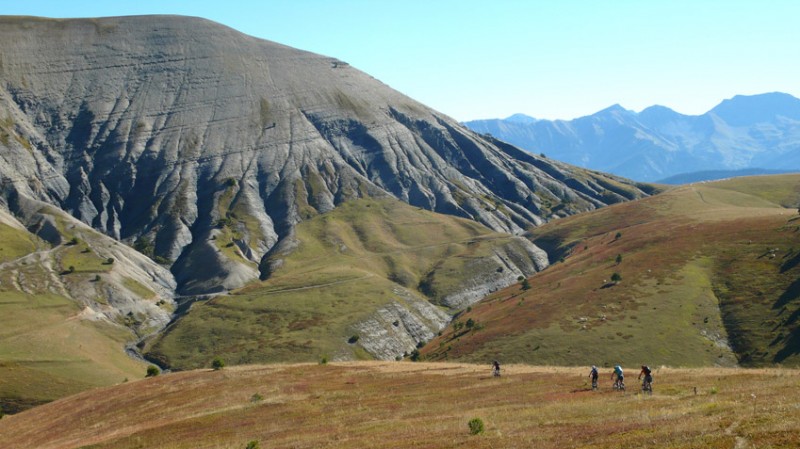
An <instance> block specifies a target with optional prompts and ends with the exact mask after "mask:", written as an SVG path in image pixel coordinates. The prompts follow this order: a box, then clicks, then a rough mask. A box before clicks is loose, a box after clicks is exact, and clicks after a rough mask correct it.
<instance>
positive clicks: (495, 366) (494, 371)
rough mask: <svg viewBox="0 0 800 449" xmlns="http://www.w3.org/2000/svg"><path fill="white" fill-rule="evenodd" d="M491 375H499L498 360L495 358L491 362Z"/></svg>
mask: <svg viewBox="0 0 800 449" xmlns="http://www.w3.org/2000/svg"><path fill="white" fill-rule="evenodd" d="M492 375H493V376H494V377H500V362H498V361H497V360H495V361H494V362H492Z"/></svg>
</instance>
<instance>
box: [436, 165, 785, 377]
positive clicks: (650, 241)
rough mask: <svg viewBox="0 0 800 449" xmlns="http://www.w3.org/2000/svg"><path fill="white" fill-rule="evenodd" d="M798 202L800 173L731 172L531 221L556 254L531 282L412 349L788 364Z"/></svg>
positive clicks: (458, 355)
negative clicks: (555, 218)
mask: <svg viewBox="0 0 800 449" xmlns="http://www.w3.org/2000/svg"><path fill="white" fill-rule="evenodd" d="M798 204H800V176H798V175H785V176H774V177H753V178H740V179H734V180H729V181H723V182H716V183H708V184H697V185H690V186H684V187H681V188H676V189H674V190H671V191H668V192H666V193H663V194H661V195H658V196H655V197H651V198H646V199H643V200H640V201H636V202H631V203H625V204H619V205H615V206H612V207H609V208H605V209H601V210H597V211H594V212H592V213H588V214H583V215H579V216H574V217H570V218H566V219H562V220H558V221H555V222H552V223H550V224H548V225H545V226H542V227H540V228H537V229H535V230H533V232H532V239H533V241H534V242H535V243H536V244H538V245H540V246H542V247H544V248H546V249H547V250H548V253H550V254H551V256H554V260H555V261H559V260H560V262H559V263H556V264H554V265H551V267H549V268H548V269H547V270H545V271H543V272H541V273H538V274H536V275H535V276H533V277H532V278H530V280H529V283H530V289H528V290H524V289H523V288H522V286H521V285H517V286H514V287H511V288H508V289H506V290H503V291H499V292H497V293H496V294H493V295H491V296H490V297H488V298H486V299H485V300H484V301H483V302H482V303H481V304H479V305H476V306H473V307H472V309H471V310H470V311H469V312H468V313H465V314H464V315H462V316H461V317H459V319H458V320H457V322H459V323H462V325H464V326H463V327H459V329H458V330H456V327H458V326H461V325H458V324H456V325H454V326H451V327H449V328H448V330H447V331H446V332H445V333H444V334H443V335H442V336H441V337H440V338H438V339H436V340H434V341H432V342H431V343H429V344H428V345H427V346H426V347H425V348H424V349H423V354H424V355H425V357H427V358H429V359H432V360H473V361H481V362H485V361H489V360H492V359H496V358H497V359H501V360H505V361H513V362H528V363H537V364H550V363H554V364H597V365H604V366H610V365H612V364H616V363H626V364H631V365H635V364H641V363H648V364H668V365H673V366H703V365H706V366H708V365H732V364H735V363H741V364H743V365H756V366H758V365H769V364H772V363H783V364H787V365H791V366H797V365H800V329H798V325H799V324H800V323H798V322H797V320H798V316H800V297H799V296H800V287H798V285H799V284H798V281H797V279H798V278H800V267H798V265H799V263H798V262H800V216H798V212H797V205H798ZM615 273H616V274H617V275H618V276H620V277H621V280H620V281H618V282H613V281H612V278H613V277H614V274H615ZM469 320H471V323H472V324H473V326H472V328H471V329H469V328H467V326H466V325H465V324H466V323H467V321H469Z"/></svg>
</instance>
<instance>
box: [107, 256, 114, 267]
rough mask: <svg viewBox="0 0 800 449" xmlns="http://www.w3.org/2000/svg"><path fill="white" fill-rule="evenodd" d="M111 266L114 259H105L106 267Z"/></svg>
mask: <svg viewBox="0 0 800 449" xmlns="http://www.w3.org/2000/svg"><path fill="white" fill-rule="evenodd" d="M113 264H114V258H113V257H109V258H108V259H106V265H113Z"/></svg>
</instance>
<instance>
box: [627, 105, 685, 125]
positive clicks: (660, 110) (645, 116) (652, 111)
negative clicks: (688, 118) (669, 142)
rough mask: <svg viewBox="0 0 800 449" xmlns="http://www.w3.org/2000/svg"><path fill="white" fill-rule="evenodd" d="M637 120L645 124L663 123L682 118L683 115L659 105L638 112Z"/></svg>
mask: <svg viewBox="0 0 800 449" xmlns="http://www.w3.org/2000/svg"><path fill="white" fill-rule="evenodd" d="M638 115H639V119H640V120H642V121H643V122H646V123H663V122H667V121H670V120H675V119H678V118H680V117H684V115H683V114H681V113H679V112H675V111H674V110H672V109H670V108H668V107H666V106H661V105H653V106H650V107H648V108H645V109H643V110H642V112H640V113H639V114H638Z"/></svg>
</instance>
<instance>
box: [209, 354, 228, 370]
mask: <svg viewBox="0 0 800 449" xmlns="http://www.w3.org/2000/svg"><path fill="white" fill-rule="evenodd" d="M211 368H214V371H218V370H221V369H222V368H225V362H224V361H223V360H222V359H221V358H219V357H214V360H213V361H212V362H211Z"/></svg>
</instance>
